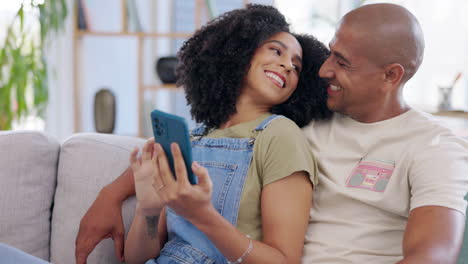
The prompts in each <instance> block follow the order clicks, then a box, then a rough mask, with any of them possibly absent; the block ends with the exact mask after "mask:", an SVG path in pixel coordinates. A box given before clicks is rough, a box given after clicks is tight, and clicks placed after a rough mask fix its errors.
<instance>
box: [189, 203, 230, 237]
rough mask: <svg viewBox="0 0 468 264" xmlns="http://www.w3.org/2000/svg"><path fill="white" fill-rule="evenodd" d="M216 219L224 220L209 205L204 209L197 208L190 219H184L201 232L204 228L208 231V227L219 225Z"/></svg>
mask: <svg viewBox="0 0 468 264" xmlns="http://www.w3.org/2000/svg"><path fill="white" fill-rule="evenodd" d="M218 217H221V219H224V217H223V216H222V215H221V214H219V213H218V211H216V209H215V208H214V207H213V205H212V204H211V203H210V204H209V205H207V206H205V207H200V208H198V209H197V212H196V213H194V214H193V215H192V216H191V217H186V219H187V220H188V221H189V222H191V223H192V224H193V225H195V226H196V227H198V228H199V229H200V230H201V231H203V229H205V228H206V229H209V228H210V227H213V226H214V225H217V224H219V221H217V219H218Z"/></svg>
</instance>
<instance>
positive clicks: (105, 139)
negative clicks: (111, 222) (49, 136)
mask: <svg viewBox="0 0 468 264" xmlns="http://www.w3.org/2000/svg"><path fill="white" fill-rule="evenodd" d="M144 142H145V140H143V139H140V138H135V137H125V136H116V135H106V134H96V133H86V134H76V135H74V136H72V137H71V138H69V139H67V140H66V141H65V142H64V143H63V144H62V148H61V151H60V161H59V166H58V174H57V189H56V193H55V205H54V210H53V216H52V234H51V258H50V260H51V262H53V263H71V262H73V261H74V260H75V239H76V234H77V232H78V228H79V223H80V220H81V218H82V217H83V216H84V214H85V213H86V211H87V210H88V208H89V207H90V206H91V204H92V203H93V201H94V200H95V198H96V196H97V194H98V193H99V191H100V190H101V189H102V187H104V186H105V185H107V184H108V183H110V182H112V181H113V180H114V179H115V178H117V177H118V176H119V175H120V174H121V173H122V172H123V171H124V170H125V168H127V167H128V166H129V156H130V152H131V151H132V150H133V148H134V147H135V146H140V147H141V146H142V145H143V143H144ZM134 210H135V199H134V198H131V199H129V200H127V201H126V202H125V203H124V208H123V212H122V216H123V218H124V224H125V230H126V231H128V229H129V227H130V224H131V221H132V219H133V214H134ZM87 263H88V264H94V263H120V262H119V261H118V260H117V258H116V257H115V253H114V245H113V242H112V240H111V239H106V240H104V241H103V242H101V243H100V244H98V246H97V247H96V248H95V249H94V251H93V252H92V253H91V255H90V256H89V258H88V262H87Z"/></svg>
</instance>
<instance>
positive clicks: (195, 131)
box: [190, 125, 206, 137]
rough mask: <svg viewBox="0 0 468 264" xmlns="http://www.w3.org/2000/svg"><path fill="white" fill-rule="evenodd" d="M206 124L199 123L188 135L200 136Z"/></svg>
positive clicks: (203, 132)
mask: <svg viewBox="0 0 468 264" xmlns="http://www.w3.org/2000/svg"><path fill="white" fill-rule="evenodd" d="M205 130H206V126H205V125H200V126H198V127H196V128H194V129H193V130H192V132H191V133H190V135H191V136H192V137H201V136H203V135H204V134H205Z"/></svg>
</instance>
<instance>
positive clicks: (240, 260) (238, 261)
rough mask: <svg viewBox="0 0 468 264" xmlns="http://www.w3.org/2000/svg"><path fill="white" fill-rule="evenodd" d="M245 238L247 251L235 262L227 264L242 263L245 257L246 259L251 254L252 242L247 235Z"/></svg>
mask: <svg viewBox="0 0 468 264" xmlns="http://www.w3.org/2000/svg"><path fill="white" fill-rule="evenodd" d="M247 237H248V238H249V246H248V247H247V250H246V251H245V252H244V254H242V256H241V257H240V258H238V259H237V260H235V261H233V262H230V261H228V264H239V263H242V261H243V260H244V258H245V257H247V256H248V255H249V254H250V252H252V249H253V241H252V238H250V236H249V235H247Z"/></svg>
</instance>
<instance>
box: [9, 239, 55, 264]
mask: <svg viewBox="0 0 468 264" xmlns="http://www.w3.org/2000/svg"><path fill="white" fill-rule="evenodd" d="M0 263H4V264H20V263H21V264H22V263H28V264H50V263H49V262H47V261H45V260H42V259H40V258H37V257H34V256H32V255H29V254H28V253H26V252H24V251H21V250H19V249H17V248H14V247H11V246H8V245H6V244H3V243H0Z"/></svg>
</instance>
